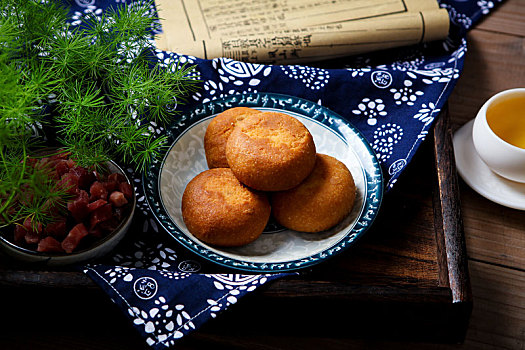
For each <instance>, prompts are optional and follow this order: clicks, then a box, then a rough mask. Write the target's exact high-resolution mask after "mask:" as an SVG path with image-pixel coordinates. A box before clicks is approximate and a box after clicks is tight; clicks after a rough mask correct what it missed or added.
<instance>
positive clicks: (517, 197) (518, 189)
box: [452, 120, 525, 210]
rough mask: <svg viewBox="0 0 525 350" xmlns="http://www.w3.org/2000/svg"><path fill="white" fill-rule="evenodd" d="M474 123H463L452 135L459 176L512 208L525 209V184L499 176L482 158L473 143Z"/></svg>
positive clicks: (488, 195)
mask: <svg viewBox="0 0 525 350" xmlns="http://www.w3.org/2000/svg"><path fill="white" fill-rule="evenodd" d="M473 123H474V120H471V121H470V122H468V123H466V124H465V125H463V126H462V127H461V128H460V129H459V130H458V131H456V133H455V134H454V137H453V138H452V142H453V144H454V155H455V158H456V167H457V169H458V173H459V175H460V176H461V178H463V180H464V181H465V182H466V183H467V184H468V185H469V186H470V187H472V189H473V190H474V191H476V192H478V193H479V194H480V195H482V196H483V197H485V198H487V199H489V200H491V201H493V202H496V203H498V204H501V205H504V206H506V207H509V208H514V209H519V210H525V183H519V182H514V181H510V180H507V179H505V178H503V177H501V176H499V175H497V174H496V173H494V172H493V171H492V170H490V168H489V167H488V166H487V165H486V164H485V163H484V162H483V161H482V160H481V158H480V157H479V155H478V153H477V152H476V149H475V148H474V143H473V142H472V125H473Z"/></svg>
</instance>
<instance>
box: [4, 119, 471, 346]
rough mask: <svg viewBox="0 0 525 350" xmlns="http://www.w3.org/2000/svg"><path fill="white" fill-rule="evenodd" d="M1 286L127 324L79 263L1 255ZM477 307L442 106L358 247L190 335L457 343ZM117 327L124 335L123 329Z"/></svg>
mask: <svg viewBox="0 0 525 350" xmlns="http://www.w3.org/2000/svg"><path fill="white" fill-rule="evenodd" d="M48 287H54V288H52V289H51V288H48ZM0 292H1V293H3V295H5V296H7V297H8V298H12V299H11V300H14V302H9V303H5V302H4V304H5V305H3V307H4V308H6V307H7V308H8V310H9V308H12V309H13V310H16V311H15V312H17V313H20V311H19V310H20V309H19V307H20V305H21V304H23V305H26V304H24V303H27V299H31V298H32V297H33V296H34V295H35V294H36V295H38V296H39V298H48V300H50V302H51V303H54V304H55V305H59V304H60V305H63V304H67V301H68V300H70V299H74V300H78V298H83V299H82V300H83V304H82V305H81V306H79V308H80V310H81V311H78V310H77V311H78V312H74V313H72V312H71V311H68V309H66V308H62V309H63V310H62V311H61V312H62V314H61V313H60V312H58V311H56V310H55V311H51V310H54V309H53V308H52V307H49V309H50V312H54V313H55V314H58V315H59V317H73V318H74V319H75V320H76V321H78V322H82V321H81V320H77V319H78V318H81V317H80V316H77V315H78V314H79V313H80V312H85V313H87V314H88V316H89V315H91V316H93V315H94V314H98V313H99V312H101V311H105V316H104V320H100V321H98V323H97V324H98V326H97V327H100V324H101V322H102V324H106V323H107V324H108V325H112V327H113V329H114V327H115V324H118V323H120V324H123V323H127V321H125V320H124V319H123V316H122V315H121V314H120V311H119V310H117V309H116V307H115V306H111V305H112V304H111V303H110V302H109V300H108V299H109V298H107V297H106V296H105V295H104V294H103V293H102V292H101V291H100V290H99V289H98V287H97V286H96V285H95V284H94V283H93V282H92V281H91V280H90V279H89V278H88V277H86V276H85V275H84V274H83V273H81V272H76V271H32V270H28V269H26V268H24V267H23V266H17V267H13V265H12V263H10V262H9V261H7V260H1V259H0ZM5 299H6V298H4V300H5ZM17 302H18V304H16V303H17ZM77 304H78V302H77ZM13 305H18V306H17V307H15V306H13ZM29 305H32V304H29ZM37 305H38V303H37ZM40 305H41V304H40ZM29 308H31V306H27V305H26V306H24V310H25V311H24V312H26V313H32V314H33V316H34V317H36V316H35V315H36V312H34V310H33V311H31V310H28V309H29ZM471 309H472V298H471V292H470V282H469V276H468V266H467V255H466V249H465V239H464V233H463V226H462V220H461V214H460V206H459V191H458V182H457V177H456V171H455V164H454V155H453V150H452V141H451V133H450V128H449V124H448V110H447V109H444V111H443V112H442V113H441V115H440V118H439V119H438V121H437V122H436V124H435V127H434V132H433V133H432V134H430V135H429V138H428V139H427V141H425V143H424V144H423V145H422V147H421V149H420V150H419V151H418V153H417V155H416V158H415V159H414V160H413V161H412V162H411V164H410V165H409V168H408V169H407V170H406V171H405V173H404V174H403V176H402V177H401V178H400V180H399V181H398V183H397V184H396V186H395V188H394V190H393V191H392V192H390V193H388V194H387V195H386V197H385V200H384V203H383V206H382V209H381V212H380V214H379V217H378V219H377V220H376V222H375V223H374V225H373V227H372V229H371V230H370V231H369V232H368V233H367V234H366V235H365V237H364V238H363V239H362V240H361V241H360V242H359V243H358V244H357V245H356V246H355V247H353V248H351V249H350V250H348V251H346V252H345V253H343V254H341V255H340V256H338V257H336V258H333V259H331V260H329V261H327V262H324V263H322V264H320V265H319V266H318V267H315V268H314V269H312V270H310V271H306V272H305V273H302V274H301V275H299V276H297V277H295V278H292V279H282V280H278V281H275V282H272V283H271V284H269V285H268V286H267V287H264V288H263V289H261V290H259V291H257V292H255V293H253V294H252V295H249V296H247V297H245V298H243V299H242V300H241V301H240V302H239V303H238V305H235V306H233V307H232V308H231V309H230V310H228V311H227V312H225V313H223V314H222V315H221V316H220V319H221V320H222V321H221V322H219V320H215V321H213V322H210V323H208V324H207V325H206V326H205V327H204V328H202V329H201V330H199V331H198V332H196V333H195V334H194V335H192V336H190V337H188V339H187V340H184V341H185V342H186V343H190V344H191V342H192V341H197V342H199V341H200V342H202V339H206V341H210V340H211V341H212V342H213V341H214V340H216V339H218V337H220V336H221V335H225V334H230V335H235V334H243V335H246V334H254V336H255V335H260V334H261V332H262V331H261V330H264V331H263V332H264V333H265V334H275V335H279V334H286V335H293V334H295V335H298V336H308V335H312V334H315V335H316V336H323V337H348V338H353V337H359V338H363V337H365V338H366V337H371V338H374V339H378V338H382V339H389V340H392V339H395V340H410V341H432V342H460V341H462V339H463V337H464V335H465V332H466V329H467V325H468V320H469V317H470V313H471ZM4 310H5V309H4ZM39 314H40V313H39ZM117 319H118V320H117ZM246 320H249V322H246ZM342 320H343V322H342ZM13 322H15V324H16V320H15V321H13ZM19 322H22V323H23V322H24V318H23V317H21V318H20V320H19ZM90 324H91V323H90ZM14 327H15V328H16V326H14ZM87 327H89V326H87ZM91 327H93V325H92V324H91ZM127 327H128V326H121V328H120V329H121V332H123V333H122V334H120V336H121V337H122V338H125V337H126V338H127V339H128V342H129V336H130V335H129V332H128V331H131V327H130V326H129V328H127ZM233 330H235V331H233ZM95 331H96V330H95ZM99 331H100V330H99ZM115 332H117V333H116V335H115ZM112 334H113V336H116V337H117V338H118V337H119V334H118V331H113V333H112ZM135 336H136V335H135ZM132 339H133V338H132ZM230 339H235V338H230ZM232 341H233V340H232ZM222 343H223V344H224V340H223V341H222ZM119 344H120V345H122V344H121V343H119ZM141 346H142V345H141ZM108 348H109V347H108Z"/></svg>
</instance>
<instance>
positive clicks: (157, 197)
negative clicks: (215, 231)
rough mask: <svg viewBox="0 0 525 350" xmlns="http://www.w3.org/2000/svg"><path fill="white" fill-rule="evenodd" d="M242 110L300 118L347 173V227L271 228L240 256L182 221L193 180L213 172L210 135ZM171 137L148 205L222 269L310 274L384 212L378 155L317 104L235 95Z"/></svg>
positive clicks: (147, 181)
mask: <svg viewBox="0 0 525 350" xmlns="http://www.w3.org/2000/svg"><path fill="white" fill-rule="evenodd" d="M238 106H245V107H250V108H255V109H258V110H261V111H277V112H282V113H286V114H289V115H291V116H293V117H295V118H297V119H298V120H300V121H301V122H302V123H303V124H304V125H305V126H306V127H307V128H308V130H310V133H311V134H312V135H313V138H314V142H315V145H316V148H317V152H318V153H324V154H328V155H331V156H333V157H335V158H337V159H338V160H340V161H342V162H343V163H344V164H345V165H346V166H347V167H348V169H349V170H350V171H351V173H352V176H353V177H354V181H355V184H356V188H357V196H356V201H355V205H354V208H353V210H352V212H351V213H350V215H348V217H347V218H346V219H345V220H344V221H343V222H341V223H340V224H338V225H337V226H336V227H334V228H332V229H330V230H327V231H324V232H320V233H305V232H296V231H292V230H288V229H285V228H283V227H279V226H278V225H277V224H274V223H270V224H269V225H268V226H267V228H266V230H265V232H264V233H263V234H262V235H261V236H260V237H259V238H258V239H257V240H256V241H254V242H252V243H250V244H248V245H245V246H243V247H236V248H222V247H215V246H210V245H208V244H206V243H204V242H202V241H200V240H198V239H197V238H195V237H194V236H193V235H192V234H191V233H190V232H189V231H188V229H187V228H186V225H185V224H184V221H183V220H182V213H181V202H182V194H183V192H184V189H185V188H186V185H187V184H188V182H189V181H190V180H191V179H192V178H193V177H195V176H196V175H197V174H199V173H201V172H202V171H204V170H207V169H208V168H207V164H206V157H205V154H204V133H205V132H206V127H207V126H208V124H209V123H210V121H211V119H212V118H213V117H215V116H216V115H217V114H219V113H221V112H222V111H224V110H226V109H228V108H232V107H238ZM167 135H168V137H169V138H170V141H171V142H172V144H171V147H170V148H169V149H168V151H167V152H166V154H165V156H164V158H163V160H162V161H158V162H157V163H155V164H154V166H153V167H151V169H150V170H149V171H147V172H146V174H145V176H144V181H143V183H144V190H145V193H146V197H147V200H148V203H149V205H150V207H151V209H152V212H153V213H154V215H155V217H156V218H157V219H158V221H159V223H160V224H161V225H162V226H163V227H164V228H165V229H166V230H167V231H168V232H169V233H170V235H171V236H173V238H175V239H176V240H177V241H178V242H179V243H180V244H182V245H183V246H184V247H186V248H188V249H189V250H191V251H193V252H194V253H196V254H198V255H200V256H202V257H203V258H206V259H208V260H210V261H213V262H215V263H217V264H220V265H224V266H227V267H230V268H235V269H240V270H244V271H251V272H278V271H291V270H296V269H299V268H305V267H309V266H312V265H315V264H318V263H320V262H322V261H324V260H325V259H327V258H330V257H332V256H334V255H336V254H338V253H340V252H342V251H343V250H345V249H346V248H348V247H349V246H351V245H352V244H353V243H354V242H355V241H356V240H357V239H358V238H359V237H361V236H362V235H363V234H364V233H365V232H366V231H367V230H368V228H369V227H370V226H371V225H372V222H373V221H374V219H375V217H376V215H377V213H378V211H379V207H380V204H381V199H382V196H383V176H382V173H381V167H380V165H379V162H378V160H377V158H376V156H375V153H374V151H373V150H372V148H371V147H370V146H369V144H368V142H367V141H366V140H365V138H364V137H363V136H362V134H361V133H360V132H359V131H358V130H357V129H355V128H354V127H353V126H352V125H351V124H350V123H348V122H347V121H345V120H344V119H343V118H341V117H340V116H339V115H337V114H335V113H334V112H332V111H330V110H328V109H327V108H325V107H323V106H320V105H318V104H316V103H313V102H310V101H307V100H303V99H300V98H297V97H292V96H286V95H277V94H271V93H257V94H245V95H234V96H231V97H228V98H226V99H221V100H214V101H211V102H208V103H205V104H202V105H200V106H198V107H196V108H194V109H193V110H191V111H189V112H188V113H186V114H185V115H183V116H182V117H181V118H180V119H179V121H178V122H177V123H175V124H173V125H172V126H170V127H169V128H168V130H167Z"/></svg>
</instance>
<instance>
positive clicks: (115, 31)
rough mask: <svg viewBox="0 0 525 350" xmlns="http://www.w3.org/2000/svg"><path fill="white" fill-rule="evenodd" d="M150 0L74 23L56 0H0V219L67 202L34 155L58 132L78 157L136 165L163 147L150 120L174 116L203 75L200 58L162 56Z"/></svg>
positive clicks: (43, 214)
mask: <svg viewBox="0 0 525 350" xmlns="http://www.w3.org/2000/svg"><path fill="white" fill-rule="evenodd" d="M152 8H153V3H152V2H151V1H142V2H135V3H132V4H120V5H118V6H115V7H114V8H110V9H107V10H106V11H105V12H104V13H103V14H102V15H101V16H95V15H94V14H89V13H88V14H84V15H83V17H82V18H81V21H80V25H72V24H70V23H68V11H67V8H65V7H64V6H63V5H62V4H61V3H60V2H58V1H51V0H43V1H40V0H0V227H2V226H7V225H10V224H13V223H17V222H18V223H20V222H22V221H23V220H25V219H27V218H30V219H31V220H32V222H38V223H45V222H49V221H50V220H52V215H50V208H53V210H60V208H63V207H65V203H66V201H67V200H68V197H67V191H66V190H65V189H61V188H58V187H57V186H56V184H55V183H54V182H53V181H50V179H49V171H50V169H46V167H33V166H31V165H30V164H29V161H28V157H29V156H35V154H38V152H39V150H40V149H41V147H42V146H46V145H49V143H50V142H51V141H53V142H54V144H53V146H55V147H59V148H60V149H61V150H63V151H65V152H68V153H69V154H70V157H71V158H72V159H74V160H75V161H76V162H77V164H79V165H81V166H85V167H97V166H99V165H101V164H104V163H105V162H107V161H108V160H111V159H116V160H119V161H122V162H124V163H126V164H129V165H131V166H133V167H134V168H135V169H136V170H137V171H143V170H145V169H146V168H147V167H148V166H149V165H150V164H151V162H152V161H153V160H154V159H155V158H157V157H158V156H159V154H160V153H161V150H162V148H163V147H165V146H166V137H164V136H158V135H155V133H153V132H152V131H150V130H151V124H150V123H154V124H155V125H166V123H169V122H170V121H172V120H173V119H174V118H175V117H176V111H175V109H176V108H175V107H176V106H177V105H181V104H183V103H184V102H185V98H186V97H187V96H188V95H189V94H190V93H191V92H193V91H195V90H196V89H197V87H198V83H199V81H198V80H196V79H195V71H194V67H193V66H187V65H182V64H178V63H173V64H171V65H168V66H167V67H160V66H159V64H158V63H157V62H156V59H155V58H154V54H152V52H153V51H154V47H153V41H152V34H151V33H152V31H153V29H155V27H156V26H157V25H158V23H159V22H158V20H157V18H155V16H154V15H152ZM43 130H44V131H46V132H44V133H43V132H42V131H43ZM42 135H48V139H46V137H45V136H44V137H43V136H42ZM28 193H30V195H29V196H28V195H27V194H28Z"/></svg>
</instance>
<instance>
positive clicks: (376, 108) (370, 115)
mask: <svg viewBox="0 0 525 350" xmlns="http://www.w3.org/2000/svg"><path fill="white" fill-rule="evenodd" d="M352 113H354V114H356V115H362V116H364V117H366V118H367V123H368V125H376V124H377V118H378V117H381V116H382V117H384V116H386V115H387V114H388V113H387V111H385V105H384V103H383V100H382V99H380V98H376V99H374V100H372V99H370V98H368V97H366V98H364V99H362V100H361V103H359V104H358V105H357V109H354V110H353V111H352Z"/></svg>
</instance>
